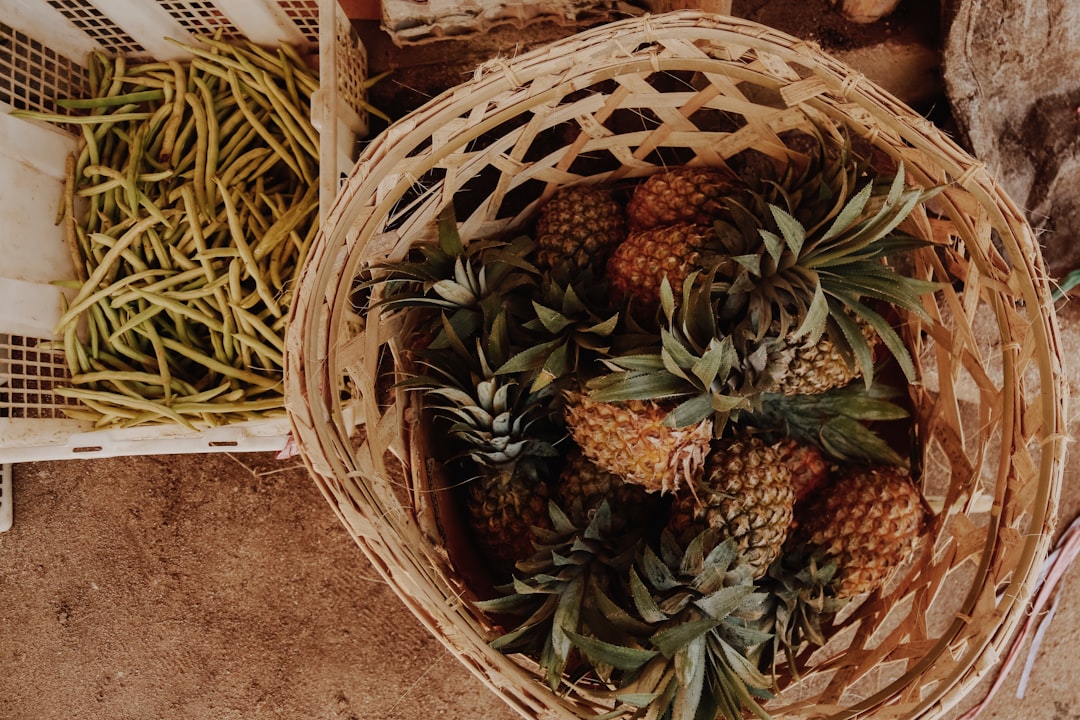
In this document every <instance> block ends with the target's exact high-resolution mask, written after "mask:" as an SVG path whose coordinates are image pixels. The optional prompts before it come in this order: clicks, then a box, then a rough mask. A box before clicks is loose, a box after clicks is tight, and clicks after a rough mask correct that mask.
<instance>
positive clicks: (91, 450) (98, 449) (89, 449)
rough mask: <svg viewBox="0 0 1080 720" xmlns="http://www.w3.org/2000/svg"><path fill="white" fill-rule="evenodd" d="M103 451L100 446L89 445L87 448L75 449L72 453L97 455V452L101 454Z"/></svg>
mask: <svg viewBox="0 0 1080 720" xmlns="http://www.w3.org/2000/svg"><path fill="white" fill-rule="evenodd" d="M102 449H103V448H102V447H101V446H100V445H87V446H86V447H77V448H73V449H72V451H71V452H74V453H95V452H101V451H102Z"/></svg>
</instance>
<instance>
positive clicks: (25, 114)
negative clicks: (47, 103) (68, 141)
mask: <svg viewBox="0 0 1080 720" xmlns="http://www.w3.org/2000/svg"><path fill="white" fill-rule="evenodd" d="M10 114H11V116H12V117H17V118H22V119H24V120H41V121H43V122H50V123H58V124H65V125H98V124H105V123H118V122H131V121H133V120H146V119H147V118H149V117H150V116H151V115H153V113H148V112H126V113H113V114H111V115H58V114H56V113H48V112H43V111H40V110H12V111H11V113H10Z"/></svg>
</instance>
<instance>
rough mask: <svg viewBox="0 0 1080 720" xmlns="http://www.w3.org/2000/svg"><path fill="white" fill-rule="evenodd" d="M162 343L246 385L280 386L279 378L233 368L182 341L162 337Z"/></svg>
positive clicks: (189, 358)
mask: <svg viewBox="0 0 1080 720" xmlns="http://www.w3.org/2000/svg"><path fill="white" fill-rule="evenodd" d="M162 343H163V344H164V345H165V347H167V348H168V349H170V350H172V351H173V352H176V353H178V354H180V355H183V356H184V357H186V358H187V359H188V360H191V361H192V362H195V363H198V364H199V365H202V366H203V367H205V368H207V369H209V370H213V371H214V372H216V373H219V374H220V375H224V376H225V377H230V378H233V379H235V380H239V381H241V382H243V383H246V384H248V385H253V386H255V387H262V388H280V386H281V381H280V380H275V379H274V378H267V377H263V376H262V375H258V374H256V373H253V372H249V371H247V370H242V369H240V368H235V367H233V366H231V365H227V364H225V363H223V362H221V361H219V360H215V359H214V358H212V357H209V356H208V355H206V354H204V353H201V352H199V351H198V350H195V349H193V348H190V347H187V346H185V345H183V344H182V343H178V342H176V341H175V340H170V339H168V338H162Z"/></svg>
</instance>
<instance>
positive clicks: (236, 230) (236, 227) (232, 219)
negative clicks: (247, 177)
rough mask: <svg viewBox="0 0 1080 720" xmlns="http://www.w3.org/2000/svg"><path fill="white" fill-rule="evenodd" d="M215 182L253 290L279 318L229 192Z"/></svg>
mask: <svg viewBox="0 0 1080 720" xmlns="http://www.w3.org/2000/svg"><path fill="white" fill-rule="evenodd" d="M215 182H216V183H217V185H218V190H219V191H220V192H221V197H222V200H223V201H224V203H225V212H226V213H227V214H228V218H229V232H230V234H231V235H232V240H233V243H235V244H236V247H237V249H238V250H239V251H240V257H241V258H243V261H244V264H245V265H246V266H247V267H246V269H247V273H248V275H249V276H250V277H251V279H252V280H254V281H255V288H256V290H257V291H258V293H259V297H261V298H262V300H263V302H264V303H266V306H267V307H268V308H270V312H272V313H273V314H274V317H280V316H281V308H280V307H278V304H277V300H276V298H274V295H273V293H272V292H270V288H269V287H268V286H267V284H266V280H265V279H264V278H263V277H262V274H261V273H260V272H259V265H258V263H257V262H255V257H254V256H253V255H252V253H251V247H250V246H249V245H248V243H247V239H246V238H245V237H244V231H243V228H242V227H241V226H240V221H239V218H238V217H237V214H236V205H235V204H234V202H233V200H232V198H231V197H230V196H229V191H228V189H227V188H226V187H225V185H224V184H222V182H221V181H220V180H218V179H217V178H215Z"/></svg>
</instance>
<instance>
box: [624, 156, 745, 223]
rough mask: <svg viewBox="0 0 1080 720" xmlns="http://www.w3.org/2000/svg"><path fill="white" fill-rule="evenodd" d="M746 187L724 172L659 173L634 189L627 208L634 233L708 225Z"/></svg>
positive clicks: (698, 169)
mask: <svg viewBox="0 0 1080 720" xmlns="http://www.w3.org/2000/svg"><path fill="white" fill-rule="evenodd" d="M741 185H742V183H741V182H740V180H739V178H738V177H737V176H736V175H735V174H733V173H731V172H730V171H728V170H726V169H723V168H708V167H677V168H672V169H670V170H665V171H663V172H659V173H656V174H655V175H651V176H649V177H648V178H646V179H645V180H644V181H643V182H641V183H639V184H638V185H637V187H635V188H634V193H633V195H632V196H631V197H630V201H629V202H628V203H627V206H626V217H627V220H628V221H629V223H630V229H631V230H646V229H648V228H655V227H659V226H661V225H675V224H682V223H691V224H698V225H708V224H710V223H711V222H712V221H713V220H715V219H716V218H717V217H718V216H719V214H720V213H721V212H722V210H723V207H724V200H725V198H726V197H727V196H729V195H731V194H732V193H733V192H735V191H736V189H737V188H739V187H740V186H741Z"/></svg>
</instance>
